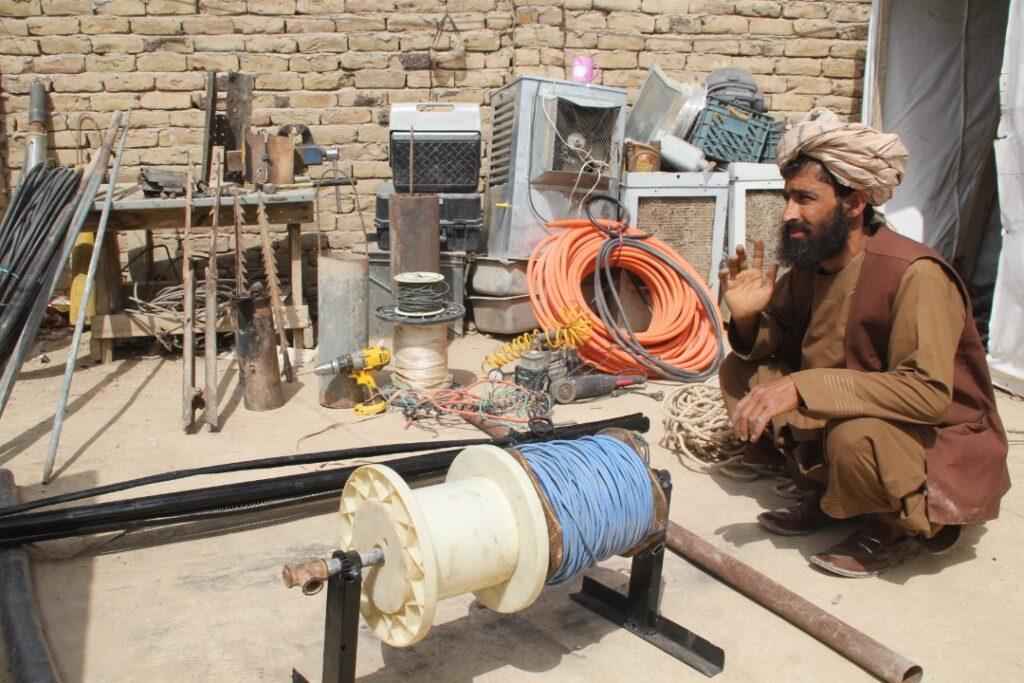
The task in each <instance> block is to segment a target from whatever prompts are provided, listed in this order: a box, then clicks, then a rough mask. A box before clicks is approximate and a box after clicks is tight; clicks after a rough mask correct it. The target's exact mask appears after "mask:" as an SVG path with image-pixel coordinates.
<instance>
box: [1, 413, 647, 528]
mask: <svg viewBox="0 0 1024 683" xmlns="http://www.w3.org/2000/svg"><path fill="white" fill-rule="evenodd" d="M610 427H619V428H622V429H632V430H635V431H647V429H649V427H650V422H649V420H648V419H647V418H646V417H644V416H642V415H639V414H633V415H628V416H625V417H622V418H610V419H607V420H599V421H595V422H590V423H585V424H582V425H573V426H571V427H567V428H556V429H555V430H554V431H553V432H552V433H551V435H550V438H565V439H572V438H578V437H580V436H584V435H587V434H595V433H597V432H599V431H601V430H602V429H607V428H610ZM461 450H462V449H452V450H445V451H438V452H435V453H428V454H424V455H415V456H411V457H407V458H398V459H394V460H389V461H387V462H384V463H381V464H384V465H387V466H388V467H391V468H392V469H394V470H395V471H396V472H397V473H398V474H399V475H401V476H402V477H404V478H409V479H410V480H413V481H415V480H417V479H420V478H423V477H428V476H437V475H441V474H443V473H444V472H445V471H446V470H447V468H448V466H449V465H450V464H451V462H452V460H453V459H454V458H455V456H456V455H458V453H460V452H461ZM356 469H357V468H356V467H355V466H350V467H345V468H339V469H335V470H326V471H323V472H313V473H304V474H298V475H290V476H285V477H275V478H270V479H261V480H257V481H251V482H240V483H234V484H226V485H221V486H211V487H205V488H199V489H191V490H188V491H177V492H172V493H165V494H160V495H154V496H145V497H140V498H132V499H128V500H123V501H114V502H108V503H97V504H94V505H85V506H79V507H72V508H65V509H61V510H51V511H44V512H33V513H28V514H22V515H14V516H10V517H5V518H3V519H0V546H6V545H11V544H14V543H29V542H36V541H41V540H51V539H55V538H67V537H70V536H79V535H84V534H88V533H95V532H96V530H98V529H102V530H104V531H111V530H117V529H126V528H129V527H132V528H134V527H136V526H147V525H151V524H153V523H157V520H159V519H160V518H166V517H174V516H180V515H188V514H194V513H199V512H204V511H213V510H217V509H220V508H225V507H232V506H248V505H253V504H256V503H265V502H268V501H273V500H275V499H287V498H297V497H305V496H310V495H312V494H319V493H328V492H331V493H336V492H338V491H340V490H341V489H342V487H344V485H345V482H346V481H347V480H348V477H349V475H350V474H351V473H352V472H353V471H355V470H356Z"/></svg>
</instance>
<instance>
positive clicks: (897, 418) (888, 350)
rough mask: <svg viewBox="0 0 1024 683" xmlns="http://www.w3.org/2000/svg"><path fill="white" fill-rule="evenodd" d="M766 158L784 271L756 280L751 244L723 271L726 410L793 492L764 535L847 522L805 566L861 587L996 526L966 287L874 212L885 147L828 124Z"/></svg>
mask: <svg viewBox="0 0 1024 683" xmlns="http://www.w3.org/2000/svg"><path fill="white" fill-rule="evenodd" d="M777 160H778V164H779V167H780V169H781V171H782V176H783V178H784V179H785V198H786V207H785V211H784V213H783V216H782V226H781V234H780V242H779V248H778V258H779V261H781V263H782V265H784V266H789V267H790V269H789V270H788V271H787V272H786V273H785V274H783V275H782V276H781V277H778V278H777V271H778V265H772V266H770V267H768V268H766V269H765V268H764V266H765V256H764V247H763V245H762V244H761V243H760V242H758V243H757V244H756V245H755V247H754V253H753V255H752V258H748V254H747V253H746V252H745V250H744V249H743V247H742V246H738V247H737V248H736V253H735V255H733V256H732V257H731V258H729V261H728V268H726V269H723V270H722V272H721V274H720V277H721V280H722V290H723V292H724V297H725V302H726V305H727V306H728V308H729V311H730V313H731V316H732V318H731V321H730V324H729V331H728V333H729V342H730V345H731V347H732V353H731V354H730V355H729V356H728V357H727V358H726V359H725V361H724V362H723V364H722V366H721V370H720V372H719V377H720V383H721V387H722V394H723V397H724V399H725V403H726V407H727V408H728V410H729V415H730V419H731V422H732V425H733V428H734V430H735V432H736V434H737V435H738V436H739V437H740V439H741V440H743V441H745V442H746V449H745V455H744V459H745V460H746V461H747V462H751V463H760V464H774V465H777V466H785V467H786V468H787V470H788V472H789V474H790V475H791V476H792V477H793V479H794V482H795V483H796V485H797V486H798V487H799V488H801V489H803V490H804V491H805V492H806V494H807V495H806V497H803V498H801V499H800V501H799V502H798V503H797V504H795V505H793V506H791V507H786V508H782V509H779V510H773V511H770V512H764V513H762V514H761V515H759V516H758V522H759V523H760V524H761V526H763V527H764V528H765V529H767V530H768V531H769V532H772V533H775V534H782V535H785V536H802V535H805V534H810V533H812V532H815V531H817V530H819V529H822V528H824V527H826V526H828V525H830V524H832V523H834V522H836V521H838V520H841V519H847V518H858V519H859V520H861V521H862V524H861V525H860V526H859V527H858V528H857V530H856V531H854V532H853V534H852V535H851V536H849V538H847V539H845V540H844V541H842V542H840V543H838V544H836V545H834V546H832V547H830V548H827V549H825V550H823V551H821V552H819V553H817V554H816V555H814V556H812V557H811V562H813V563H814V564H815V565H817V566H819V567H821V568H822V569H824V570H826V571H828V572H831V573H834V574H838V575H840V576H848V577H862V576H871V575H874V574H877V573H878V572H881V571H884V570H886V569H888V568H890V567H892V566H894V565H896V564H898V563H899V562H901V561H903V560H904V559H907V558H908V557H910V556H912V555H915V554H917V553H918V552H920V550H921V549H922V548H923V549H925V550H927V551H930V552H943V551H945V550H948V549H950V548H951V547H952V546H953V544H954V543H955V542H956V541H957V539H958V538H959V536H960V531H961V528H962V527H963V526H964V525H967V524H976V523H979V522H984V521H985V520H989V519H993V518H995V517H996V516H997V515H998V512H999V501H1000V498H1002V496H1003V494H1004V493H1006V491H1007V489H1009V486H1010V480H1009V474H1008V472H1007V468H1006V453H1007V442H1006V433H1005V431H1004V429H1003V426H1002V423H1001V422H1000V419H999V415H998V413H997V412H996V404H995V398H994V395H993V390H992V382H991V380H990V377H989V371H988V366H987V364H986V361H985V351H984V348H983V346H982V344H981V340H980V339H979V337H978V332H977V329H976V328H975V324H974V320H973V317H972V315H971V305H970V298H969V296H968V294H967V290H966V289H965V287H964V284H963V282H962V281H961V280H960V278H959V276H958V275H957V274H956V272H955V271H954V270H953V269H952V268H951V267H950V266H949V265H948V264H947V263H946V262H945V261H943V260H942V258H941V257H940V256H939V255H938V254H937V253H935V252H934V251H933V250H931V249H929V248H928V247H926V246H924V245H923V244H920V243H918V242H916V241H914V240H911V239H909V238H906V237H902V236H900V235H899V234H897V233H896V232H895V231H894V230H893V229H892V228H891V227H889V225H888V224H887V223H886V221H885V218H884V217H883V216H882V214H881V213H880V212H879V211H878V210H877V209H876V208H875V207H876V206H877V205H880V204H883V203H885V202H886V201H887V200H888V199H889V197H890V196H891V195H892V190H893V188H894V187H896V186H897V185H898V184H899V183H900V180H901V179H902V176H903V172H904V169H905V166H906V161H907V151H906V149H905V148H904V146H903V144H902V143H901V142H900V140H899V138H898V136H896V135H892V134H886V133H882V132H879V131H876V130H874V129H872V128H870V127H868V126H865V125H861V124H854V123H842V122H840V121H838V120H836V119H835V117H830V116H826V117H822V118H819V119H817V120H812V121H808V122H805V123H802V124H799V125H797V126H794V127H793V128H791V129H790V130H789V131H788V132H787V133H786V134H785V135H784V136H783V138H782V140H781V141H780V143H779V147H778V153H777Z"/></svg>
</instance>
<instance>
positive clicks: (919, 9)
mask: <svg viewBox="0 0 1024 683" xmlns="http://www.w3.org/2000/svg"><path fill="white" fill-rule="evenodd" d="M888 4H889V8H890V9H889V20H888V32H887V39H886V41H885V43H886V44H885V57H884V62H885V67H884V73H885V76H884V79H883V86H882V87H883V92H882V127H883V129H884V130H886V131H888V132H892V133H897V134H899V136H900V138H901V139H902V140H903V143H904V144H905V145H906V146H907V149H908V150H909V151H910V160H909V162H908V165H907V172H906V175H905V176H904V180H903V183H902V184H901V185H900V186H899V187H898V188H896V191H895V192H894V193H893V197H892V199H891V200H890V201H889V202H887V203H886V205H885V213H886V216H888V218H889V220H890V221H892V223H893V225H894V226H895V228H896V229H897V230H898V231H899V232H901V233H903V234H904V235H907V236H908V237H913V238H914V239H917V240H920V241H922V242H924V243H925V244H928V245H929V246H931V247H933V248H934V249H935V250H936V251H938V252H939V253H940V254H942V255H943V256H944V257H946V258H947V259H950V260H952V258H953V255H954V252H955V250H956V244H957V236H958V235H959V232H960V227H961V222H962V221H966V219H967V214H968V211H969V207H970V202H971V199H972V193H973V191H974V184H975V182H976V181H977V178H978V177H979V176H980V175H981V168H982V165H983V162H984V160H985V154H986V151H987V150H986V148H987V147H988V145H990V144H991V140H992V135H993V133H994V124H995V121H996V117H997V115H998V110H999V91H998V84H997V81H996V78H995V75H996V74H998V73H999V68H1000V64H1001V63H1002V53H1003V45H1002V41H1001V40H993V36H1000V37H1001V36H1002V33H1003V27H1004V26H1005V25H1006V12H1007V3H1006V2H1000V1H988V0H986V1H983V2H982V1H978V0H975V1H973V2H971V1H970V0H898V1H894V0H890V2H889V3H888Z"/></svg>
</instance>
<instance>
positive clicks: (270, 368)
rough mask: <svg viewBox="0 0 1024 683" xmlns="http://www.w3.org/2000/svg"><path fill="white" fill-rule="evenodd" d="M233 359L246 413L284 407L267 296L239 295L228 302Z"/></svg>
mask: <svg viewBox="0 0 1024 683" xmlns="http://www.w3.org/2000/svg"><path fill="white" fill-rule="evenodd" d="M231 323H232V325H233V326H234V332H235V356H236V357H237V358H238V377H239V382H240V383H241V385H242V399H243V401H244V402H245V407H246V409H248V410H253V411H264V410H274V409H275V408H280V407H281V406H282V405H284V392H283V391H282V389H281V366H280V365H278V360H277V337H276V335H275V334H274V317H273V309H272V308H271V306H270V295H269V294H265V293H259V294H242V295H239V296H236V297H234V298H233V299H231Z"/></svg>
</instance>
